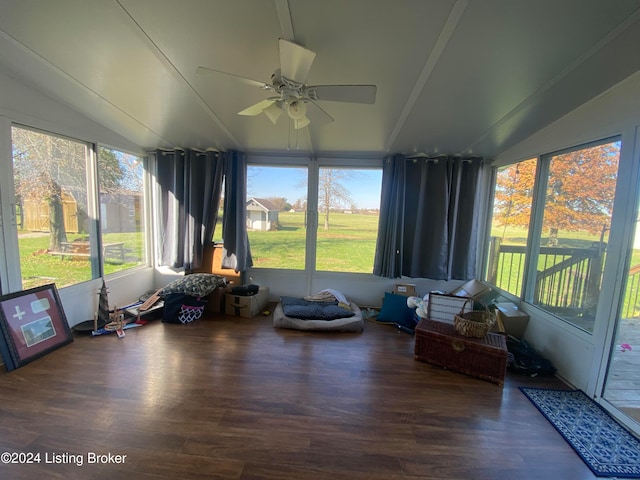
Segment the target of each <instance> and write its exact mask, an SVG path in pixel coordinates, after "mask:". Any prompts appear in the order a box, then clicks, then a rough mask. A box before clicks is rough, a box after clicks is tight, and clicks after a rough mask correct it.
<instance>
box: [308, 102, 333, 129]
mask: <svg viewBox="0 0 640 480" xmlns="http://www.w3.org/2000/svg"><path fill="white" fill-rule="evenodd" d="M309 104H310V105H311V107H310V108H308V109H307V117H309V120H310V122H311V123H313V124H314V125H326V124H327V123H331V122H333V117H332V116H331V115H329V114H328V113H327V112H326V111H325V110H324V109H323V108H322V107H321V106H320V105H318V104H317V103H316V102H313V101H310V102H309Z"/></svg>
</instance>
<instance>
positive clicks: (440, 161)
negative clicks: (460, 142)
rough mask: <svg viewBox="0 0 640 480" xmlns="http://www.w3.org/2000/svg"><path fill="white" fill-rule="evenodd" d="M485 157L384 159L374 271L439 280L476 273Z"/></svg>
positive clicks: (380, 273)
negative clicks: (478, 206) (481, 179)
mask: <svg viewBox="0 0 640 480" xmlns="http://www.w3.org/2000/svg"><path fill="white" fill-rule="evenodd" d="M483 165H484V162H483V161H482V159H462V158H458V157H448V156H444V155H442V156H439V157H437V158H426V159H425V158H417V159H407V158H406V157H405V156H404V155H395V156H393V157H390V158H387V159H385V164H384V167H383V176H382V203H381V206H380V224H379V230H378V231H379V234H378V242H377V245H376V256H375V262H374V274H376V275H378V276H383V277H388V278H398V277H400V276H407V277H413V278H430V279H434V280H452V279H457V280H468V279H471V278H475V276H476V271H475V267H476V250H477V247H476V243H477V232H478V226H477V221H476V215H475V213H476V208H477V204H478V202H477V195H478V184H479V181H480V172H481V170H482V168H483Z"/></svg>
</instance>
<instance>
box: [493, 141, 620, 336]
mask: <svg viewBox="0 0 640 480" xmlns="http://www.w3.org/2000/svg"><path fill="white" fill-rule="evenodd" d="M619 154H620V142H619V141H618V140H617V139H608V140H605V141H602V142H594V143H593V144H589V145H583V146H580V147H576V148H574V149H568V150H565V151H561V152H554V153H551V154H547V155H543V156H542V157H541V158H540V160H539V163H540V164H539V165H538V166H537V169H536V161H535V160H527V161H524V162H520V163H518V164H515V165H511V166H509V167H507V168H505V169H502V170H500V171H498V173H497V178H496V189H495V197H494V212H493V219H492V220H493V221H492V227H491V242H490V247H489V256H488V258H489V261H488V269H487V274H486V278H487V280H489V281H490V282H492V283H494V284H495V285H497V286H498V287H500V288H502V289H503V290H505V291H507V292H510V293H512V294H514V295H517V296H519V297H521V298H522V299H524V300H525V301H527V302H529V303H532V304H534V305H537V306H539V307H540V308H542V309H544V310H546V311H548V312H550V313H552V314H554V315H556V316H557V317H560V318H562V319H564V320H565V321H567V322H570V323H572V324H574V325H576V326H578V327H580V328H582V329H584V330H586V331H592V330H593V323H594V318H595V313H596V308H597V306H598V301H599V296H600V289H601V284H602V272H603V268H604V263H605V259H606V254H607V244H608V237H609V229H610V227H611V216H612V213H613V199H614V195H615V188H616V181H617V173H618V160H619ZM534 192H535V195H533V194H534ZM532 198H534V199H535V200H534V201H533V204H532ZM532 205H533V206H532ZM527 240H528V241H527Z"/></svg>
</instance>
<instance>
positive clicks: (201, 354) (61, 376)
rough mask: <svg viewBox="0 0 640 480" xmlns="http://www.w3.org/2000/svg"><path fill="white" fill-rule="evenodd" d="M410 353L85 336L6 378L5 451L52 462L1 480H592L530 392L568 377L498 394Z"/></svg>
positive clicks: (221, 327)
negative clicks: (526, 390)
mask: <svg viewBox="0 0 640 480" xmlns="http://www.w3.org/2000/svg"><path fill="white" fill-rule="evenodd" d="M413 342H414V339H413V337H411V336H409V335H407V334H405V333H402V332H398V331H396V330H394V329H392V327H389V326H384V325H379V324H375V323H367V324H366V325H365V330H364V332H363V333H310V332H299V331H292V330H276V329H274V328H273V326H272V324H271V318H270V317H264V316H260V317H256V318H254V319H241V318H232V317H224V316H221V317H218V318H211V319H202V320H199V321H197V322H194V323H193V324H190V325H186V326H183V325H168V324H163V323H161V322H160V321H159V320H156V321H153V322H151V323H149V324H148V325H146V326H144V327H141V328H136V329H130V330H127V331H126V337H125V338H124V339H118V338H117V337H116V336H115V335H110V336H103V337H90V336H86V335H82V336H76V337H75V341H74V342H73V343H72V344H70V345H68V346H65V347H63V348H62V349H60V350H57V351H55V352H52V353H51V354H49V355H47V356H46V357H44V358H41V359H39V360H37V361H35V362H33V363H31V364H29V365H26V366H24V367H22V368H19V369H17V370H15V371H13V372H10V373H6V372H4V371H3V372H1V373H0V452H13V453H14V454H15V455H16V456H18V455H17V454H18V453H24V454H27V455H31V454H33V455H35V454H40V463H33V464H26V465H15V464H0V478H2V479H11V480H14V479H29V480H31V479H40V480H45V479H56V478H65V479H75V478H77V479H86V478H91V479H112V478H113V479H116V478H117V479H123V478H127V479H129V478H130V479H157V480H160V479H216V478H220V479H289V478H291V479H327V478H330V479H332V480H341V479H345V480H346V479H349V480H360V479H361V480H364V479H366V480H376V479H380V480H382V479H384V480H394V479H414V480H417V479H497V478H499V479H518V480H526V479H541V478H544V479H547V480H549V479H556V478H557V479H565V478H571V479H572V480H578V479H592V478H595V477H594V476H593V475H592V474H591V472H590V470H589V469H588V468H587V467H586V465H585V464H584V463H583V462H582V461H581V460H580V458H579V457H578V455H577V454H576V453H575V452H574V451H573V450H572V449H571V447H569V445H568V444H567V443H566V442H565V441H564V440H563V439H562V438H561V437H560V435H559V434H558V433H557V432H556V431H555V430H554V429H553V427H552V426H551V425H550V424H549V423H548V422H547V421H546V420H545V419H544V418H543V416H542V415H541V414H540V413H538V411H537V410H536V409H535V408H534V407H533V405H532V404H531V403H530V402H529V401H528V400H527V399H526V398H525V397H524V395H522V393H521V392H520V391H519V390H518V389H517V387H518V386H519V385H528V386H540V387H557V388H563V387H564V385H563V384H562V383H561V382H560V381H559V380H557V379H555V378H537V379H531V378H528V377H516V376H511V375H509V374H508V375H507V379H506V383H505V385H504V387H500V386H497V385H495V384H492V383H489V382H486V381H483V380H478V379H474V378H470V377H467V376H464V375H461V374H458V373H454V372H450V371H447V370H442V369H440V368H437V367H433V366H431V365H428V364H425V363H421V362H417V361H415V360H414V358H413V345H414V343H413ZM95 454H97V455H105V456H106V455H108V454H111V455H113V456H112V457H111V458H108V457H102V458H99V459H101V460H105V461H108V460H110V461H111V463H94V462H91V461H92V460H97V459H98V458H96V457H95V456H94V455H95ZM115 455H120V456H121V458H120V460H123V462H122V463H115V461H116V460H117V459H118V458H117V457H115ZM125 455H126V457H123V456H125ZM51 462H54V463H51Z"/></svg>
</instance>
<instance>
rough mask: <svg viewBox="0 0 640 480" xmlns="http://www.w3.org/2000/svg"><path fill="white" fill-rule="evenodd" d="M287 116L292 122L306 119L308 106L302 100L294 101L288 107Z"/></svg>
mask: <svg viewBox="0 0 640 480" xmlns="http://www.w3.org/2000/svg"><path fill="white" fill-rule="evenodd" d="M287 114H288V115H289V118H291V119H292V120H302V119H304V118H306V114H307V105H306V104H305V103H304V102H303V101H301V100H294V101H293V102H291V103H289V105H287ZM307 121H308V120H307Z"/></svg>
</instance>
